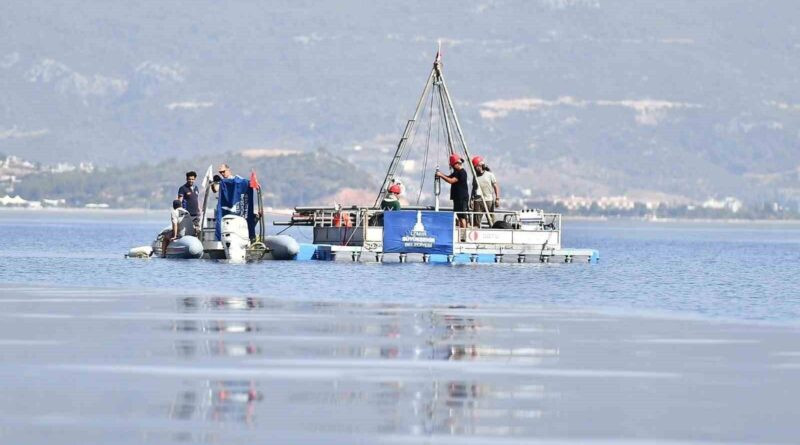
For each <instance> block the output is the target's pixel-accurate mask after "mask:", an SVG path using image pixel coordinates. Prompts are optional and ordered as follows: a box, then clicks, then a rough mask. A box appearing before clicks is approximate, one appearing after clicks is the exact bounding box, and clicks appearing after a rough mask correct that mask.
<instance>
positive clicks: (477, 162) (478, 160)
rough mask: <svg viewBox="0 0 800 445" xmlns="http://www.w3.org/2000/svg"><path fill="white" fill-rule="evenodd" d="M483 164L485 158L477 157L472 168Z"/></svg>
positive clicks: (473, 160)
mask: <svg viewBox="0 0 800 445" xmlns="http://www.w3.org/2000/svg"><path fill="white" fill-rule="evenodd" d="M481 164H483V158H482V157H480V156H475V157H473V158H472V166H473V167H477V166H479V165H481Z"/></svg>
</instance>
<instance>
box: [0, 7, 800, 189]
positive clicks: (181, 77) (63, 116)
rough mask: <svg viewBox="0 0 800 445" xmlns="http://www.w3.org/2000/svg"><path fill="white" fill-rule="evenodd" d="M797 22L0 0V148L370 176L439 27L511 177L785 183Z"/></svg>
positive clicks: (63, 157)
mask: <svg viewBox="0 0 800 445" xmlns="http://www.w3.org/2000/svg"><path fill="white" fill-rule="evenodd" d="M798 22H800V8H798V6H797V2H796V1H795V0H774V1H769V2H758V1H750V0H732V1H725V2H720V1H701V2H697V1H693V0H674V1H628V0H531V1H525V2H506V1H493V0H469V1H457V2H429V1H421V0H413V1H408V2H373V3H370V2H358V1H350V0H345V1H337V2H310V3H305V2H302V1H301V2H298V1H294V0H292V1H289V0H285V1H275V2H232V3H226V4H225V5H224V7H223V6H222V5H221V4H220V3H219V2H214V1H210V0H197V1H194V0H192V1H189V0H186V1H175V0H166V1H159V2H143V3H138V4H132V3H130V2H121V1H118V2H114V1H111V2H103V4H102V7H101V6H99V5H98V4H97V3H96V2H59V1H44V0H35V1H26V2H22V1H6V2H0V29H2V30H3V32H2V36H3V38H2V39H0V151H2V152H5V153H8V154H12V155H18V156H21V157H24V158H26V159H31V160H34V161H40V162H44V163H49V164H53V163H56V162H59V161H71V162H78V161H91V162H93V163H94V164H95V165H100V166H103V165H105V166H120V165H127V166H131V165H138V164H141V163H143V162H146V163H157V162H162V161H163V160H165V159H168V158H178V159H184V158H187V157H189V156H197V155H202V154H211V153H218V152H220V151H239V150H242V149H247V148H288V149H297V150H303V151H311V150H314V149H316V148H317V147H328V148H329V150H330V151H331V152H332V153H334V154H336V155H337V156H340V157H342V158H345V159H347V160H348V161H350V162H352V163H354V164H355V165H358V166H359V167H360V168H363V169H364V170H365V171H368V172H370V173H371V174H372V175H374V176H379V175H380V174H382V172H383V169H384V168H385V166H386V164H387V162H388V158H387V156H388V155H390V153H391V151H392V150H393V148H394V145H395V144H396V142H397V139H398V138H399V136H400V133H401V131H402V129H403V126H404V123H405V120H406V119H408V118H409V117H410V114H411V112H412V110H413V106H414V104H415V102H416V100H417V97H418V94H419V90H420V89H421V87H422V84H423V82H424V80H425V76H426V75H427V72H428V70H429V69H430V64H431V62H432V60H433V56H434V52H435V47H436V41H437V39H442V40H443V44H444V64H445V73H446V75H447V79H448V84H449V87H450V88H451V90H452V93H453V96H454V100H455V102H456V106H457V107H458V111H459V113H460V117H461V120H462V124H463V127H464V131H465V133H466V137H467V140H468V142H469V143H470V145H471V147H472V149H473V151H475V152H476V153H480V154H482V155H484V156H485V157H486V158H487V160H488V161H489V163H490V164H491V165H492V166H493V167H494V169H495V171H496V173H497V174H498V177H500V178H501V181H502V183H503V186H504V187H505V188H506V190H507V191H508V192H509V193H517V194H519V195H527V194H531V195H532V196H548V195H561V196H567V195H570V194H576V195H582V196H604V195H619V194H625V195H628V196H639V197H647V196H658V197H668V198H669V199H674V200H676V201H680V200H684V199H688V198H691V199H701V200H702V199H706V198H707V197H710V196H719V197H722V196H736V197H738V198H740V199H743V200H746V201H759V200H794V201H800V179H798V178H799V177H800V175H798V171H800V170H799V169H800V78H799V77H798V76H797V73H798V72H800V27H798V26H797V23H798ZM421 153H422V150H419V149H417V150H416V151H415V152H414V153H412V159H414V158H413V157H416V159H417V160H420V159H421V156H422V155H421ZM418 164H420V163H418ZM418 167H419V165H417V166H409V168H408V171H407V174H408V176H409V177H413V178H416V177H418V176H419V172H418V171H416V170H415V168H418ZM309 193H311V192H309Z"/></svg>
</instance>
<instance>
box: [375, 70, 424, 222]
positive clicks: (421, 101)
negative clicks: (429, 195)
mask: <svg viewBox="0 0 800 445" xmlns="http://www.w3.org/2000/svg"><path fill="white" fill-rule="evenodd" d="M434 73H435V69H432V70H431V74H430V75H429V76H428V80H427V81H426V82H425V88H423V89H422V95H421V96H420V97H419V101H418V102H417V109H416V110H415V111H414V117H412V118H411V120H409V121H408V123H407V124H406V131H404V132H403V136H402V138H401V139H400V142H399V143H398V144H397V150H395V152H394V158H392V162H391V164H389V170H387V172H386V176H385V177H384V178H383V184H382V185H381V189H380V192H378V197H377V198H376V199H375V204H374V206H373V207H378V206H379V205H380V203H381V201H382V200H383V198H384V197H385V196H386V188H387V187H389V181H391V180H392V179H394V172H395V170H397V165H398V164H399V162H400V159H401V158H402V157H403V152H404V151H405V148H406V143H407V142H408V137H409V136H410V135H411V133H412V130H413V129H414V124H415V123H416V121H417V118H419V113H420V112H421V111H422V107H423V106H424V105H425V98H426V97H428V91H429V90H430V87H431V85H432V84H433V76H434Z"/></svg>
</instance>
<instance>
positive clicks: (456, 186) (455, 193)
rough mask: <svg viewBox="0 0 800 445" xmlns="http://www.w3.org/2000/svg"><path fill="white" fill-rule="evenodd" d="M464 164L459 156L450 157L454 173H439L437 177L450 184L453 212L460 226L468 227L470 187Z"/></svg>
mask: <svg viewBox="0 0 800 445" xmlns="http://www.w3.org/2000/svg"><path fill="white" fill-rule="evenodd" d="M463 162H464V160H463V159H461V157H459V156H458V155H457V154H452V155H450V167H451V168H452V169H453V172H452V173H450V175H445V174H444V173H442V172H439V171H437V172H436V177H437V178H442V179H443V180H444V181H445V182H447V183H448V184H450V200H451V201H453V211H454V212H456V215H457V218H458V226H459V227H463V228H466V227H467V212H469V186H468V185H467V171H466V170H464V166H463V165H462V164H463Z"/></svg>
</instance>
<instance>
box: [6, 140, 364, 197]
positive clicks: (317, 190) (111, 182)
mask: <svg viewBox="0 0 800 445" xmlns="http://www.w3.org/2000/svg"><path fill="white" fill-rule="evenodd" d="M220 162H227V163H228V164H229V165H230V166H231V169H232V170H233V172H234V173H235V174H238V175H240V176H242V177H249V174H250V170H251V169H253V170H255V172H256V174H257V175H258V180H259V182H260V183H261V186H262V189H263V194H264V205H266V206H271V207H294V206H297V205H304V204H305V205H308V204H326V205H333V203H334V199H336V198H337V194H339V193H340V192H341V191H342V190H346V189H353V190H352V192H351V197H354V198H360V197H361V196H362V195H363V196H365V197H369V198H373V197H374V196H375V195H376V194H377V187H378V186H377V184H376V182H377V181H375V180H374V179H373V178H372V177H370V176H369V175H368V174H367V173H364V172H363V171H361V170H359V169H358V168H356V167H355V166H354V165H352V164H350V163H349V162H347V161H344V160H343V159H341V158H338V157H336V156H334V155H332V154H331V153H329V152H327V151H325V150H318V151H315V152H312V153H300V154H285V155H277V156H262V157H255V158H253V157H245V156H242V155H241V154H233V153H228V154H225V155H223V156H215V157H210V156H209V157H202V158H200V159H198V160H197V161H192V162H189V161H178V160H175V159H168V160H165V161H162V162H159V163H157V164H147V163H143V164H138V165H136V166H131V167H110V168H103V169H98V170H95V171H94V172H92V173H86V172H81V171H72V172H64V173H37V174H30V175H28V176H25V177H23V178H22V181H21V182H20V183H19V184H17V185H16V186H15V188H14V193H15V194H19V195H21V196H23V197H25V198H26V199H28V200H41V199H44V198H47V199H65V200H66V201H67V203H68V204H69V205H76V206H83V205H85V204H87V203H106V204H109V205H111V206H112V207H142V208H158V207H165V208H166V207H168V206H169V205H170V203H171V200H172V199H174V198H175V195H176V194H177V191H178V188H179V187H180V186H181V185H182V184H183V183H184V182H185V181H184V173H185V172H187V171H189V170H195V171H197V173H198V180H200V179H202V177H203V175H204V174H205V171H206V169H207V167H208V166H209V165H213V166H214V169H216V168H217V166H218V165H219V163H220ZM215 173H216V171H215Z"/></svg>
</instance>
